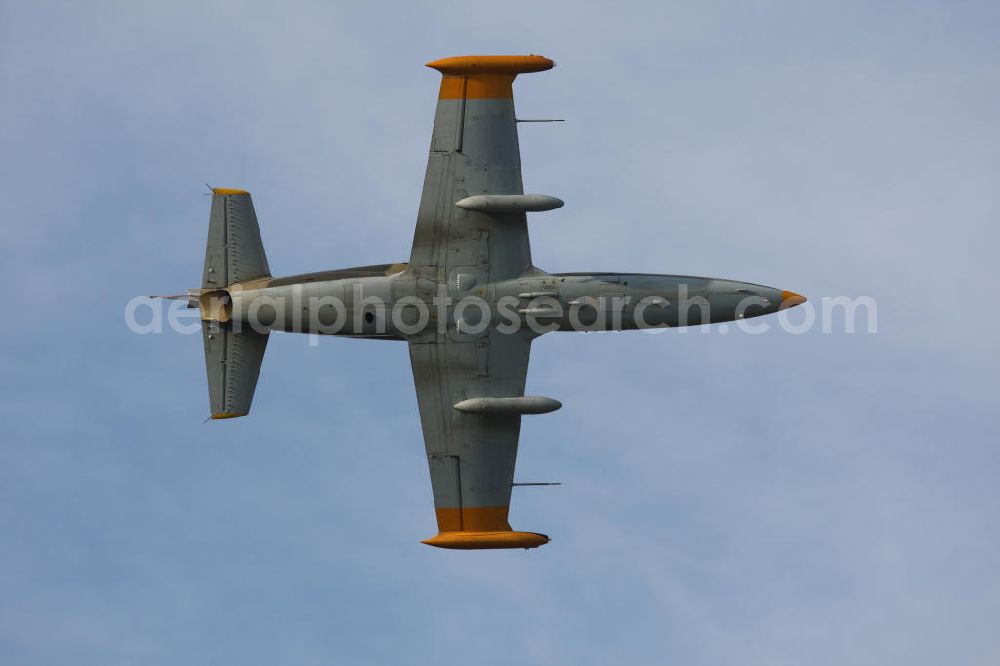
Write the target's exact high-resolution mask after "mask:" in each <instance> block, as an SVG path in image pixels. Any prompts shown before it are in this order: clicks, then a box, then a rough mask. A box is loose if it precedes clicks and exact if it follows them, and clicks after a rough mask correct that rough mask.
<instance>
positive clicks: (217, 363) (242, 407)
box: [201, 321, 268, 419]
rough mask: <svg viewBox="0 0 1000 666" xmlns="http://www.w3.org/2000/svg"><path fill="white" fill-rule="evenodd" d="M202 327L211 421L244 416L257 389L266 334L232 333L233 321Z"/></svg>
mask: <svg viewBox="0 0 1000 666" xmlns="http://www.w3.org/2000/svg"><path fill="white" fill-rule="evenodd" d="M201 324H202V325H201V329H202V337H203V338H204V341H205V369H206V371H207V372H208V399H209V403H210V404H211V407H212V418H213V419H231V418H236V417H238V416H246V415H247V414H249V413H250V403H251V402H253V393H254V389H256V388H257V377H258V376H259V375H260V364H261V361H263V360H264V350H265V349H266V348H267V337H268V336H267V333H258V332H256V331H254V330H250V329H247V330H241V331H235V330H233V323H232V322H227V323H219V322H213V321H202V322H201ZM244 328H245V327H244Z"/></svg>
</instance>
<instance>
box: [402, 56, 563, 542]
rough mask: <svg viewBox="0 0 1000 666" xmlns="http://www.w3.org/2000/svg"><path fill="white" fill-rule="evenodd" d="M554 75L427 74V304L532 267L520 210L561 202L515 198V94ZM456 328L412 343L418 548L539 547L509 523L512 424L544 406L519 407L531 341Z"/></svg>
mask: <svg viewBox="0 0 1000 666" xmlns="http://www.w3.org/2000/svg"><path fill="white" fill-rule="evenodd" d="M552 65H553V62H552V61H551V60H549V59H547V58H543V57H541V56H478V57H465V58H446V59H444V60H437V61H435V62H432V63H429V64H428V66H429V67H432V68H434V69H437V70H438V71H440V72H441V74H442V80H441V89H440V94H439V96H438V105H437V112H436V113H435V116H434V132H433V137H432V140H431V149H430V156H429V158H428V161H427V172H426V176H425V179H424V189H423V195H422V197H421V200H420V208H419V211H418V214H417V226H416V231H415V233H414V238H413V250H412V253H411V256H410V268H409V270H410V274H411V275H412V277H413V279H414V280H415V281H416V288H417V290H418V293H420V294H421V295H422V297H424V298H425V299H427V298H429V297H430V296H431V295H433V294H435V293H436V292H440V291H442V290H444V291H446V292H447V294H448V295H449V296H451V297H452V298H454V299H456V300H457V299H460V298H462V297H463V296H473V295H478V296H484V295H486V291H485V290H486V289H488V288H489V285H491V284H492V283H493V282H497V281H500V280H505V279H510V278H515V277H517V276H520V275H523V274H524V273H525V272H526V271H528V270H530V269H531V249H530V245H529V243H528V227H527V222H526V219H525V211H530V210H547V209H548V208H553V207H557V206H556V205H555V203H554V202H558V205H562V202H559V201H558V200H557V199H553V198H552V197H541V196H539V195H524V193H523V188H522V183H521V158H520V152H519V149H518V143H517V121H516V119H515V116H514V100H513V93H512V84H513V81H514V78H515V77H516V76H517V75H518V74H519V73H525V72H537V71H542V70H546V69H549V68H551V67H552ZM546 206H548V208H546ZM451 321H452V318H451V317H450V316H449V322H451ZM461 324H462V323H461V322H459V324H458V325H454V324H452V325H449V326H447V331H446V332H445V331H439V332H437V333H434V332H433V331H432V332H429V333H428V334H424V335H419V336H416V337H414V338H411V339H410V343H409V345H410V360H411V363H412V366H413V378H414V383H415V385H416V389H417V403H418V405H419V408H420V420H421V423H422V426H423V433H424V442H425V445H426V448H427V459H428V465H429V466H430V473H431V485H432V486H433V490H434V507H435V512H436V514H437V521H438V530H439V533H438V535H437V536H435V537H433V538H431V539H428V540H426V541H425V542H424V543H427V544H430V545H433V546H440V547H444V548H533V547H536V546H540V545H542V544H544V543H546V542H547V541H548V537H546V536H544V535H541V534H535V533H532V532H514V531H512V530H511V527H510V524H509V523H508V521H507V514H508V509H509V506H510V495H511V488H512V484H513V481H514V463H515V460H516V458H517V441H518V434H519V433H520V429H521V414H523V413H528V412H527V411H526V410H530V409H531V408H532V407H531V405H532V403H531V401H532V400H536V401H537V400H542V401H543V402H544V400H545V399H542V398H524V397H523V396H524V383H525V377H526V375H527V371H528V352H529V349H530V346H531V337H530V333H516V334H501V333H499V332H498V331H497V330H496V329H495V328H488V329H487V330H485V331H481V332H478V333H476V334H470V333H466V332H465V331H464V330H463V327H462V325H461ZM549 402H550V403H554V401H549ZM555 404H556V405H558V403H555ZM456 405H458V407H456ZM535 407H536V408H539V407H538V405H535ZM539 409H546V407H545V405H542V407H540V408H539Z"/></svg>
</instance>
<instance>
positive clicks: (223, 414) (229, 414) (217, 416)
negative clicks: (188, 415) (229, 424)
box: [212, 412, 249, 421]
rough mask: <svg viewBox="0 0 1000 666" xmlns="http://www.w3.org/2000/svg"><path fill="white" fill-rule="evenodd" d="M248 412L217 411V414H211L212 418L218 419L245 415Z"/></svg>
mask: <svg viewBox="0 0 1000 666" xmlns="http://www.w3.org/2000/svg"><path fill="white" fill-rule="evenodd" d="M247 414H249V412H219V413H217V414H212V419H213V420H216V421H217V420H219V419H236V418H239V417H241V416H246V415H247Z"/></svg>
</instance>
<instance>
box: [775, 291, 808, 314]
mask: <svg viewBox="0 0 1000 666" xmlns="http://www.w3.org/2000/svg"><path fill="white" fill-rule="evenodd" d="M807 300H808V299H807V298H806V297H805V296H803V295H802V294H796V293H795V292H794V291H783V292H781V305H780V306H778V309H779V310H784V309H785V308H793V307H795V306H796V305H802V304H803V303H805V302H806V301H807Z"/></svg>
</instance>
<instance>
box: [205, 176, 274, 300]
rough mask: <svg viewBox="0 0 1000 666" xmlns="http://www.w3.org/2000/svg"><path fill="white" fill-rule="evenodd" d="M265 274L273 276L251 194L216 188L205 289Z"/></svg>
mask: <svg viewBox="0 0 1000 666" xmlns="http://www.w3.org/2000/svg"><path fill="white" fill-rule="evenodd" d="M262 277H271V269H270V268H269V267H268V265H267V255H265V254H264V243H263V242H261V240H260V227H259V226H258V225H257V213H256V212H255V211H254V208H253V200H251V198H250V193H249V192H247V191H245V190H234V189H224V188H219V187H217V188H215V189H213V190H212V213H211V215H210V216H209V220H208V245H207V247H206V249H205V272H204V275H203V276H202V281H201V286H202V289H225V288H227V287H229V286H231V285H234V284H240V283H243V282H248V281H250V280H256V279H258V278H262Z"/></svg>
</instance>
